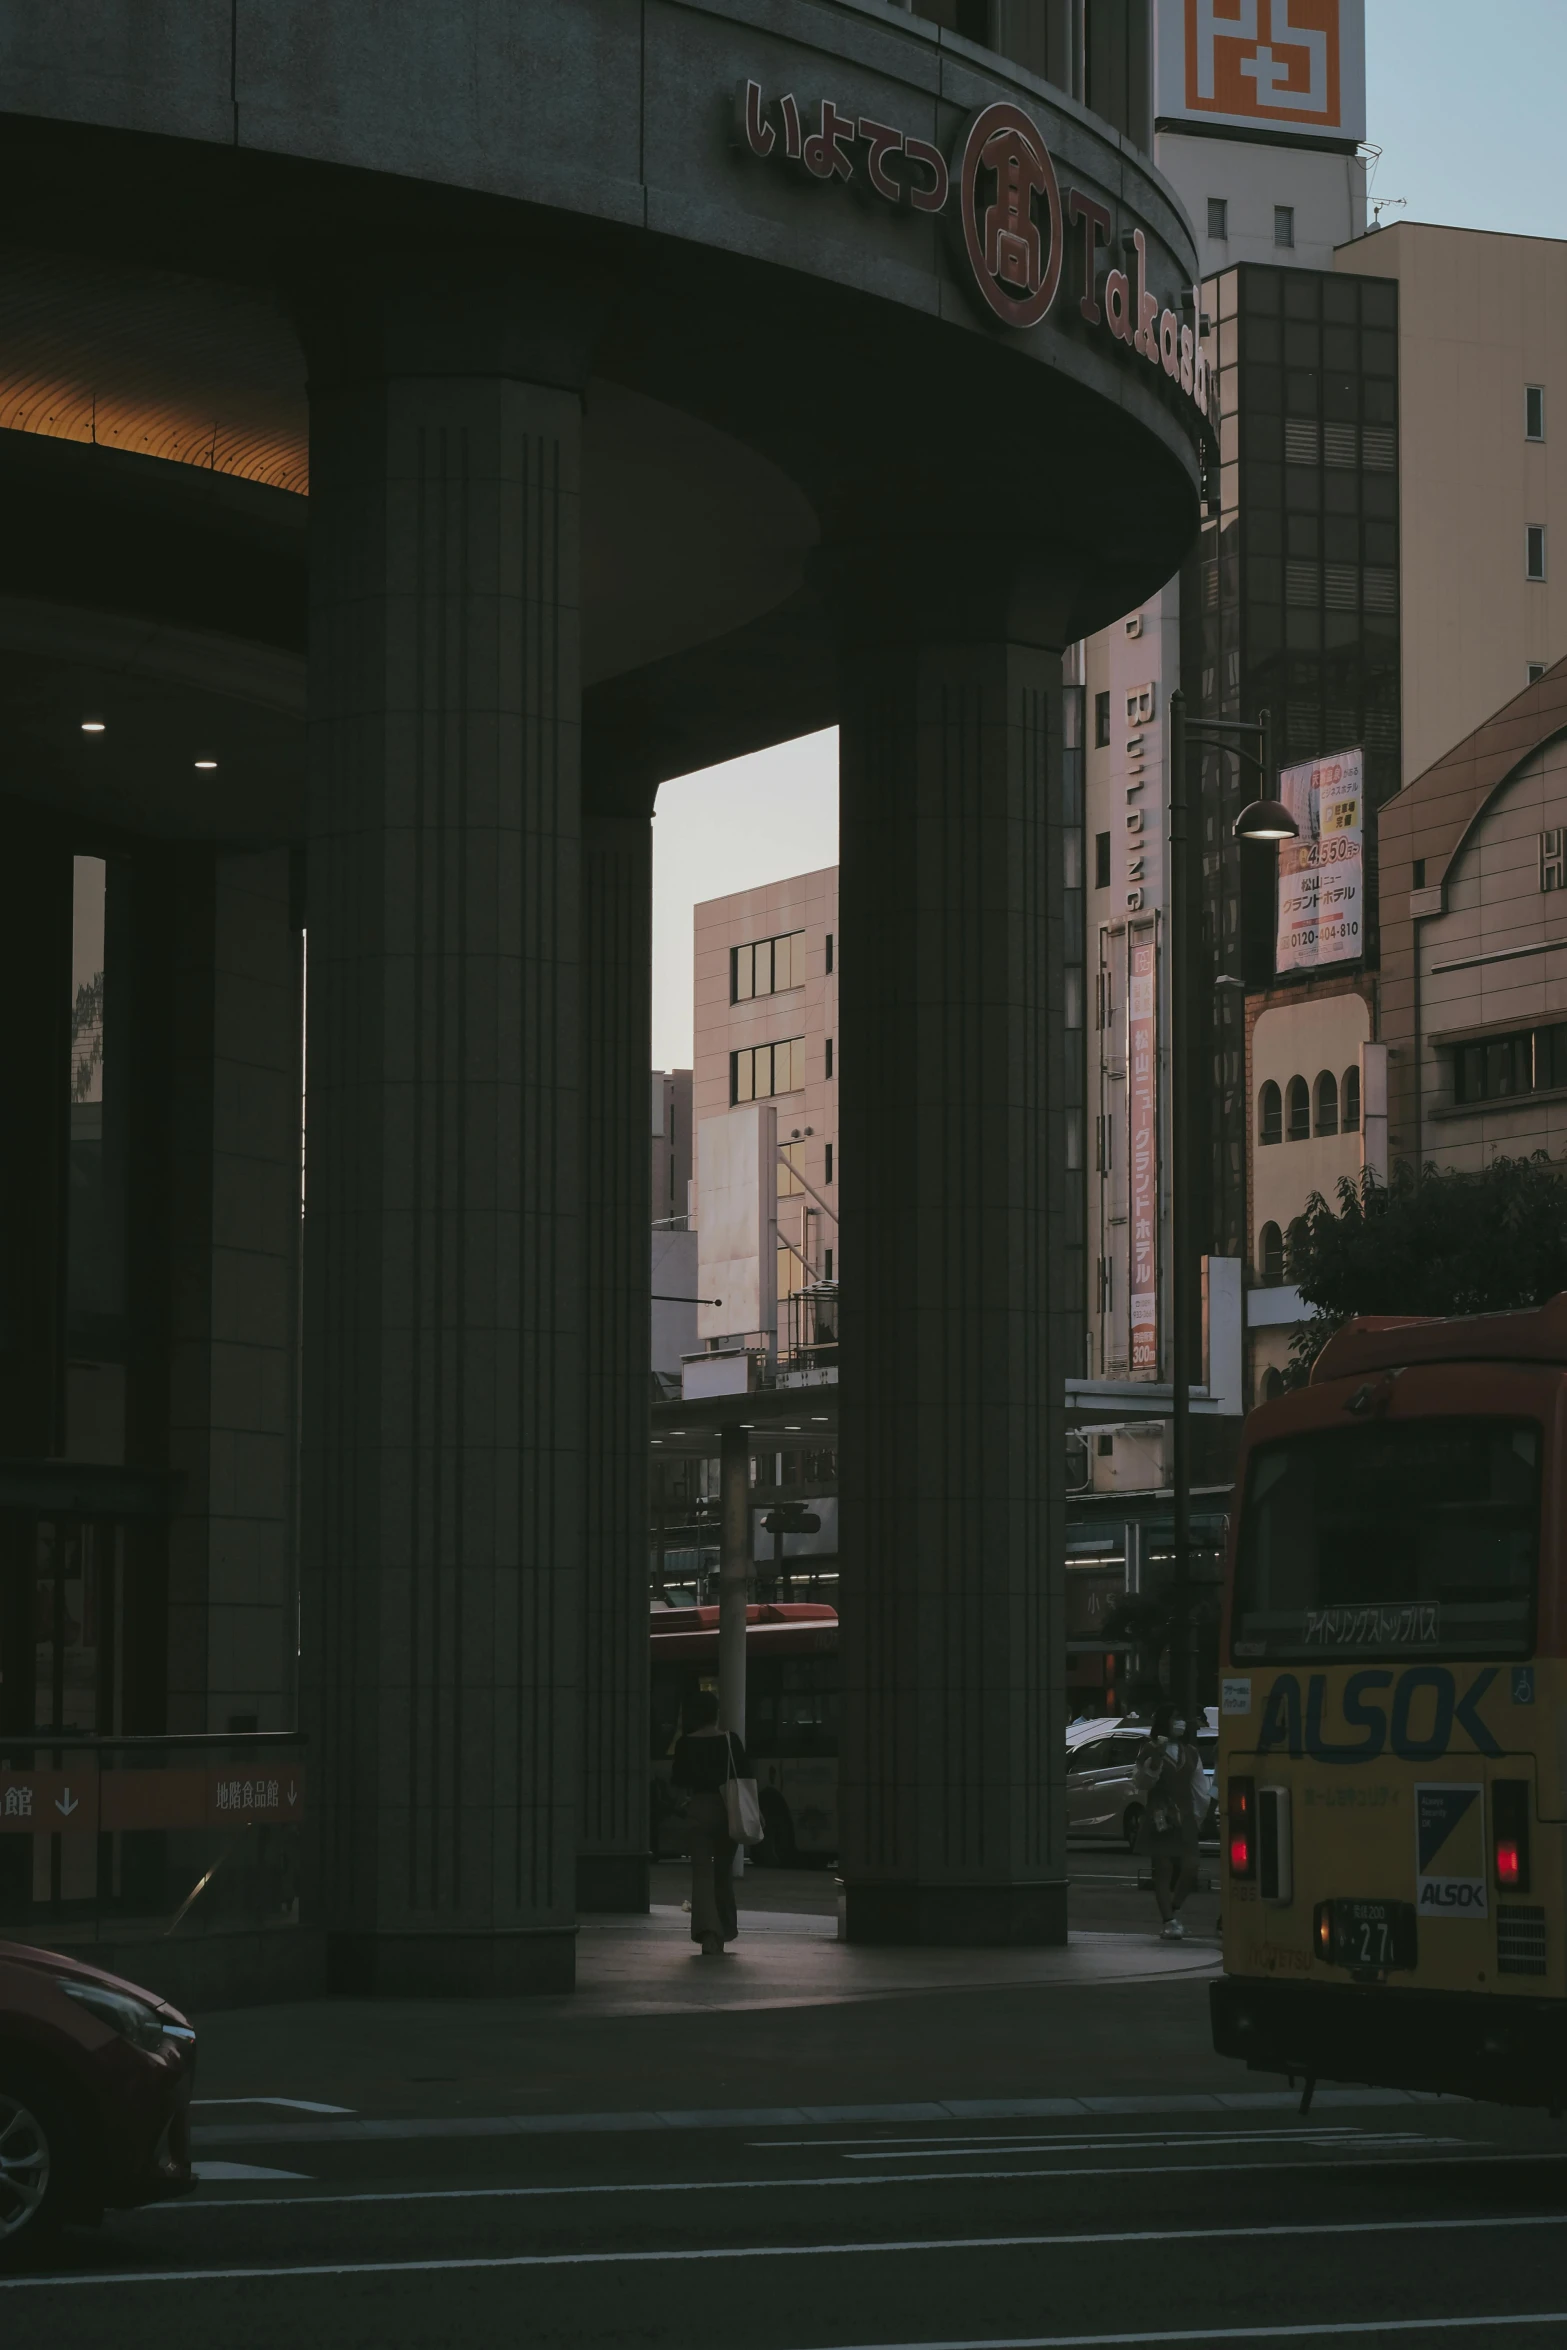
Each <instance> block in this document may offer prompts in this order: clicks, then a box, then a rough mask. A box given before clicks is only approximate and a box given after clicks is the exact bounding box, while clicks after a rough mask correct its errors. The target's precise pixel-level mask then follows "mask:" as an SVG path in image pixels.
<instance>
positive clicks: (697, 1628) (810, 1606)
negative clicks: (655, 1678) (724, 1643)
mask: <svg viewBox="0 0 1567 2350" xmlns="http://www.w3.org/2000/svg"><path fill="white" fill-rule="evenodd" d="M837 1621H838V1610H837V1609H836V1608H835V1607H827V1606H825V1605H823V1603H822V1602H821V1601H819V1600H814V1599H782V1600H769V1601H765V1602H762V1603H760V1604H759V1603H757V1602H756V1601H754V1600H753V1602H752V1603H751V1605H750V1606H749V1607H748V1608H747V1609H746V1611H745V1625H746V1630H747V1631H748V1632H750V1631H754V1630H755V1629H756V1627H757V1626H758V1625H759V1624H760V1625H767V1624H836V1623H837ZM648 1622H649V1629H650V1630H651V1632H652V1634H653V1637H654V1639H655V1640H665V1639H668V1638H669V1637H670V1636H671V1634H673V1633H676V1632H716V1631H717V1630H718V1610H717V1608H716V1607H656V1608H654V1609H653V1610H652V1611H651V1613H650V1615H649V1619H648Z"/></svg>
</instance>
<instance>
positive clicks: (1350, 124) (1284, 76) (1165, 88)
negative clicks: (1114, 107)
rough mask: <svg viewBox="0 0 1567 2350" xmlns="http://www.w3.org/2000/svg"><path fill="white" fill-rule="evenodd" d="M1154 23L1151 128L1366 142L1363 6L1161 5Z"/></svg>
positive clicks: (1252, 1)
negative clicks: (1178, 126) (1183, 126)
mask: <svg viewBox="0 0 1567 2350" xmlns="http://www.w3.org/2000/svg"><path fill="white" fill-rule="evenodd" d="M1154 22H1155V43H1156V50H1155V58H1154V116H1155V119H1156V120H1157V121H1159V122H1161V123H1163V122H1170V123H1182V122H1185V123H1191V124H1192V125H1193V126H1195V127H1202V126H1205V125H1207V124H1209V123H1212V124H1214V125H1215V126H1216V127H1218V128H1222V129H1227V130H1242V131H1246V132H1247V133H1248V134H1249V135H1250V136H1251V137H1252V138H1257V137H1263V138H1266V136H1267V134H1268V131H1269V129H1270V128H1271V129H1274V130H1277V131H1281V132H1283V133H1285V134H1287V135H1288V136H1289V137H1290V138H1292V139H1299V138H1301V137H1302V136H1306V137H1309V136H1310V134H1311V133H1312V132H1313V131H1316V132H1318V133H1319V134H1320V135H1321V136H1322V138H1323V139H1324V140H1330V139H1331V140H1333V141H1335V142H1337V141H1345V142H1351V141H1355V140H1359V139H1363V138H1364V137H1365V135H1366V10H1365V0H1158V13H1157V15H1156V17H1155V20H1154Z"/></svg>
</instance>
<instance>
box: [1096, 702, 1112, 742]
mask: <svg viewBox="0 0 1567 2350" xmlns="http://www.w3.org/2000/svg"><path fill="white" fill-rule="evenodd" d="M1109 748H1110V696H1109V695H1108V694H1095V696H1094V749H1095V750H1096V751H1107V750H1108V749H1109Z"/></svg>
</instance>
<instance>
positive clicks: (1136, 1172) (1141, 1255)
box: [1126, 931, 1159, 1378]
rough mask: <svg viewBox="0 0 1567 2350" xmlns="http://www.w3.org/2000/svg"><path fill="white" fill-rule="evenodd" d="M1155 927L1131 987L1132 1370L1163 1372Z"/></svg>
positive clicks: (1138, 943) (1135, 949)
mask: <svg viewBox="0 0 1567 2350" xmlns="http://www.w3.org/2000/svg"><path fill="white" fill-rule="evenodd" d="M1155 968H1156V966H1155V953H1154V940H1153V933H1152V932H1151V931H1149V932H1146V933H1145V934H1144V935H1143V936H1141V937H1134V938H1133V940H1132V944H1131V950H1130V965H1129V970H1128V982H1129V984H1128V986H1127V994H1126V1000H1127V1037H1126V1078H1127V1084H1126V1106H1127V1121H1128V1128H1129V1135H1130V1147H1129V1151H1128V1172H1129V1184H1130V1198H1129V1200H1128V1207H1129V1209H1130V1212H1131V1235H1132V1268H1131V1270H1132V1277H1131V1282H1130V1291H1131V1301H1132V1372H1133V1376H1134V1377H1135V1376H1136V1375H1137V1374H1138V1373H1139V1372H1141V1373H1143V1374H1144V1375H1145V1376H1146V1377H1149V1378H1157V1376H1158V1373H1159V1238H1158V1202H1159V1123H1158V1098H1159V1088H1158V1080H1157V1062H1156V1051H1157V1041H1158V1040H1157V1021H1158V1014H1157V1008H1156V1007H1157V995H1156V986H1157V982H1156V977H1155Z"/></svg>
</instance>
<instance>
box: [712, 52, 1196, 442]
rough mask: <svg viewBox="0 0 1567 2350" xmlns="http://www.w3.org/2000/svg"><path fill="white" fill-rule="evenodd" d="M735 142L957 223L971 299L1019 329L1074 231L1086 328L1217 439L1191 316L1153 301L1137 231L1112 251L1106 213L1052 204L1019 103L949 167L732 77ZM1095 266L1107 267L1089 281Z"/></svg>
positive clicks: (1088, 199) (852, 120)
mask: <svg viewBox="0 0 1567 2350" xmlns="http://www.w3.org/2000/svg"><path fill="white" fill-rule="evenodd" d="M733 138H734V144H735V146H736V147H737V148H738V149H740V150H741V151H742V152H744V153H747V154H750V155H753V156H755V157H756V158H757V159H758V161H760V162H765V163H770V164H775V165H782V166H783V167H784V168H786V169H788V170H792V171H795V172H796V173H798V174H799V175H800V176H801V177H803V178H806V179H812V180H820V181H834V180H836V181H839V182H841V183H843V184H844V185H846V186H847V185H851V184H857V183H861V182H863V184H864V186H865V187H866V188H867V189H868V190H869V191H870V192H871V194H872V195H873V196H875V197H877V198H879V199H880V201H881V202H882V203H884V204H889V205H894V206H898V207H906V208H907V209H908V210H910V211H913V212H926V213H942V214H945V215H946V216H947V217H948V218H949V219H955V224H956V228H957V232H958V239H959V244H960V250H961V252H962V255H963V257H964V260H965V261H966V264H967V276H968V281H969V283H970V285H971V287H972V289H973V291H974V293H975V295H976V297H977V298H978V300H979V301H980V303H981V304H982V305H983V306H984V308H985V309H986V310H987V311H988V312H989V314H990V315H991V316H992V317H993V318H996V319H999V320H1000V322H1001V324H1002V325H1003V326H1007V327H1011V328H1013V329H1015V330H1017V331H1019V332H1024V331H1026V330H1027V329H1028V328H1030V327H1033V326H1037V325H1038V324H1039V323H1040V321H1041V320H1042V319H1043V318H1045V317H1046V316H1047V315H1048V313H1049V312H1050V310H1051V309H1052V307H1053V306H1054V304H1055V301H1056V297H1057V295H1058V293H1059V292H1060V288H1061V280H1062V276H1063V274H1064V267H1065V262H1066V258H1067V250H1068V240H1069V238H1070V237H1071V235H1072V232H1073V231H1076V232H1077V233H1076V239H1075V241H1076V244H1077V249H1078V268H1077V282H1078V288H1079V291H1078V302H1077V310H1078V315H1079V317H1080V319H1081V320H1082V322H1083V324H1084V326H1085V327H1087V328H1088V329H1089V331H1090V332H1091V333H1093V334H1095V335H1097V336H1101V337H1103V338H1104V339H1106V340H1108V341H1111V342H1117V343H1120V344H1122V345H1123V346H1124V347H1125V348H1126V350H1127V351H1129V352H1131V353H1133V354H1134V355H1135V356H1136V357H1137V358H1138V359H1140V360H1142V361H1143V362H1144V364H1145V365H1147V366H1149V367H1153V368H1157V369H1158V370H1159V371H1160V373H1161V374H1163V375H1165V376H1166V377H1168V379H1169V381H1170V384H1171V386H1172V388H1173V389H1174V390H1175V391H1177V392H1179V393H1180V394H1181V395H1183V396H1184V398H1186V399H1187V400H1189V401H1190V402H1191V403H1192V405H1193V406H1194V407H1195V408H1196V409H1197V411H1198V413H1199V415H1200V416H1201V417H1202V418H1203V420H1204V422H1205V423H1206V424H1208V426H1209V428H1210V430H1212V431H1214V432H1215V433H1216V432H1217V430H1218V424H1217V391H1218V386H1217V383H1216V382H1215V381H1214V380H1213V379H1212V378H1210V375H1209V371H1208V364H1207V361H1206V359H1205V358H1204V356H1203V353H1202V347H1201V344H1200V343H1199V341H1198V339H1197V337H1196V335H1195V333H1194V324H1195V311H1194V310H1192V311H1186V312H1184V313H1183V302H1184V301H1185V299H1186V298H1187V297H1185V296H1183V295H1180V294H1178V295H1176V296H1175V297H1174V299H1173V301H1163V300H1161V298H1160V296H1159V295H1158V294H1157V293H1156V292H1155V291H1154V290H1153V288H1152V287H1151V286H1150V284H1149V282H1148V281H1149V259H1148V241H1147V238H1146V237H1145V236H1144V234H1143V231H1142V230H1141V229H1140V228H1134V229H1132V230H1131V231H1130V232H1129V233H1128V234H1126V235H1125V236H1123V237H1122V238H1121V239H1120V241H1119V242H1117V241H1116V223H1115V220H1114V217H1113V216H1112V213H1111V211H1110V208H1109V206H1108V205H1106V204H1102V203H1100V202H1099V200H1098V198H1097V197H1094V196H1091V195H1089V194H1087V193H1085V191H1084V190H1083V189H1081V188H1068V189H1067V190H1066V191H1065V194H1064V196H1063V192H1062V189H1061V185H1060V182H1059V180H1058V178H1057V176H1056V167H1055V163H1054V160H1053V158H1052V156H1051V153H1050V150H1049V148H1048V147H1047V146H1046V144H1045V139H1044V134H1043V133H1042V132H1041V130H1040V128H1039V125H1038V124H1037V123H1036V122H1035V120H1034V118H1033V116H1032V115H1031V114H1029V113H1028V112H1027V111H1026V110H1025V109H1024V108H1023V107H1021V106H1015V105H1012V104H1011V103H1009V102H1002V101H998V102H997V103H996V104H995V105H992V106H983V107H981V108H980V110H979V112H978V113H977V114H975V115H974V116H973V117H972V118H971V119H970V121H969V123H968V124H967V126H966V128H965V130H964V132H963V135H962V138H961V140H960V141H959V142H958V143H957V144H956V145H955V147H954V150H953V153H952V156H951V158H950V159H949V158H947V157H946V156H944V155H943V154H942V152H941V150H940V149H939V148H938V147H936V146H933V145H932V144H931V142H930V141H929V140H928V139H921V138H916V137H915V136H914V135H913V134H912V133H910V132H908V131H904V130H900V129H898V128H897V126H896V125H895V124H892V123H885V122H879V121H877V120H875V119H874V118H873V117H872V116H870V115H864V114H861V115H856V114H855V113H853V112H852V111H850V112H845V111H844V109H843V108H842V107H840V106H839V104H838V102H837V100H836V99H834V98H823V99H821V100H820V101H819V102H818V103H817V104H816V105H815V106H814V107H811V106H807V105H803V104H802V103H801V101H800V100H799V99H798V98H796V97H795V95H794V93H793V92H792V91H786V92H785V93H784V94H783V95H782V96H781V97H779V98H776V99H769V98H768V97H767V96H766V95H765V93H764V92H763V89H762V86H761V84H760V82H755V81H743V82H741V83H740V85H739V87H738V89H737V90H736V92H735V102H734V131H733ZM954 196H955V198H956V202H955V203H954ZM1118 256H1119V260H1120V261H1125V262H1126V264H1127V267H1126V268H1122V267H1120V266H1119V262H1118V259H1117V257H1118ZM1101 262H1105V263H1115V264H1116V266H1111V267H1105V268H1104V270H1103V273H1102V274H1101ZM1188 294H1189V290H1188Z"/></svg>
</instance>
